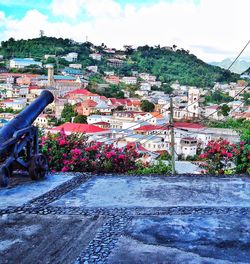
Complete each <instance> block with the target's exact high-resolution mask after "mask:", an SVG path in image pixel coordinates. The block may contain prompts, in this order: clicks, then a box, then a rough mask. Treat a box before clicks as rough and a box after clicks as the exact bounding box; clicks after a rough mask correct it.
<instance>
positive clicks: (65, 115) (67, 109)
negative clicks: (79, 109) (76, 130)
mask: <svg viewBox="0 0 250 264" xmlns="http://www.w3.org/2000/svg"><path fill="white" fill-rule="evenodd" d="M76 115H77V114H76V113H75V111H74V106H73V105H71V104H65V105H64V108H63V110H62V114H61V118H62V119H63V120H64V121H65V122H71V119H72V117H75V116H76Z"/></svg>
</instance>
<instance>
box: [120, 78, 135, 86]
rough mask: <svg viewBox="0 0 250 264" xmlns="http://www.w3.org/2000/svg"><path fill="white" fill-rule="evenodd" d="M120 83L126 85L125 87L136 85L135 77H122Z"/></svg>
mask: <svg viewBox="0 0 250 264" xmlns="http://www.w3.org/2000/svg"><path fill="white" fill-rule="evenodd" d="M121 82H123V83H125V84H127V85H136V83H137V78H136V77H126V76H125V77H122V79H121Z"/></svg>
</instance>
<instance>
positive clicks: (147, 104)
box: [141, 100, 155, 112]
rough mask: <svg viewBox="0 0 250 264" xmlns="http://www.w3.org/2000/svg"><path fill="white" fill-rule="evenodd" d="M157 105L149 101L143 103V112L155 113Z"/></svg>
mask: <svg viewBox="0 0 250 264" xmlns="http://www.w3.org/2000/svg"><path fill="white" fill-rule="evenodd" d="M154 108H155V105H154V104H153V103H151V102H149V101H148V100H142V101H141V110H142V111H144V112H153V111H154Z"/></svg>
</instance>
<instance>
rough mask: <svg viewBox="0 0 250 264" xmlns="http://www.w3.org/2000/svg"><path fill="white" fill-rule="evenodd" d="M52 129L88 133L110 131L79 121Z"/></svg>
mask: <svg viewBox="0 0 250 264" xmlns="http://www.w3.org/2000/svg"><path fill="white" fill-rule="evenodd" d="M52 130H53V131H58V132H59V131H61V130H64V131H65V132H71V133H86V134H92V133H99V132H105V131H109V130H108V129H104V128H100V127H98V126H94V125H88V124H77V123H65V124H63V125H60V126H57V127H54V128H52Z"/></svg>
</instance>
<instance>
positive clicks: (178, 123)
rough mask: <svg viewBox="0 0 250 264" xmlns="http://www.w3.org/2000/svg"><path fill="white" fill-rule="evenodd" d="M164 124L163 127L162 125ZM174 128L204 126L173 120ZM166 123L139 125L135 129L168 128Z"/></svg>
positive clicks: (200, 127) (197, 127) (198, 127)
mask: <svg viewBox="0 0 250 264" xmlns="http://www.w3.org/2000/svg"><path fill="white" fill-rule="evenodd" d="M163 126H164V127H163ZM174 127H175V128H186V129H188V128H189V129H202V128H205V127H204V126H203V125H201V124H195V123H187V122H175V123H174ZM168 129H169V128H168V126H167V124H163V125H145V126H141V127H139V128H136V129H135V130H136V131H152V130H168Z"/></svg>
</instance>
